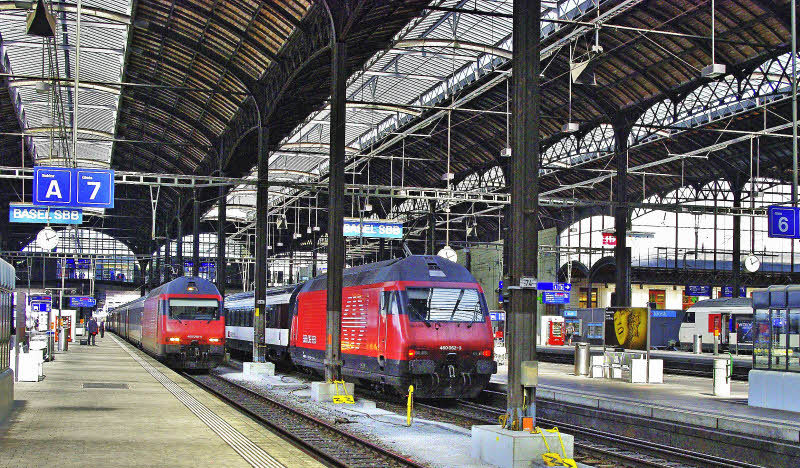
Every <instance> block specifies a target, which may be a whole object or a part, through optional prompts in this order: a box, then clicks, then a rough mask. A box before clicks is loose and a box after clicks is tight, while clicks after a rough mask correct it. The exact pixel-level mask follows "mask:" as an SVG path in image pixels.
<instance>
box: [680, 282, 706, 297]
mask: <svg viewBox="0 0 800 468" xmlns="http://www.w3.org/2000/svg"><path fill="white" fill-rule="evenodd" d="M686 295H687V296H695V297H696V296H707V297H711V286H706V285H690V286H686Z"/></svg>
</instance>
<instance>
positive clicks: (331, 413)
mask: <svg viewBox="0 0 800 468" xmlns="http://www.w3.org/2000/svg"><path fill="white" fill-rule="evenodd" d="M214 374H216V375H218V376H219V377H221V378H223V379H225V380H228V381H229V382H232V383H235V384H237V385H240V386H242V387H244V388H247V389H249V390H252V391H255V392H256V393H259V394H262V395H265V396H269V397H270V398H274V399H276V400H279V401H281V402H283V403H286V404H290V405H291V406H293V407H296V408H298V409H300V410H302V411H304V412H307V413H309V414H312V415H314V416H316V417H318V418H321V419H324V420H326V421H329V422H338V423H339V424H341V425H345V426H346V430H348V431H350V432H352V433H354V434H358V435H361V436H364V437H365V438H368V439H369V440H371V441H372V442H374V443H377V444H378V445H381V446H383V447H385V448H387V449H390V450H393V451H395V452H398V453H401V454H404V455H406V456H408V457H410V458H412V459H414V460H416V461H418V462H421V463H424V464H426V465H429V466H431V467H432V468H451V467H455V466H458V467H464V468H478V467H491V466H493V465H487V464H485V463H481V462H480V461H479V460H476V459H473V458H471V457H470V447H471V440H470V431H469V430H467V429H464V428H462V427H458V426H456V425H453V424H449V423H443V422H438V421H430V420H423V419H414V423H413V424H412V426H411V427H407V426H406V425H405V422H406V419H405V414H402V415H400V414H397V413H396V412H393V411H388V410H386V409H384V408H383V407H384V406H385V405H383V404H381V403H380V402H378V404H377V407H375V406H374V405H370V404H369V403H367V404H364V403H363V402H364V400H359V401H358V402H357V403H356V405H334V404H333V403H319V402H315V401H311V400H310V388H309V387H310V383H308V382H305V381H303V380H301V379H299V378H298V377H295V376H281V375H276V376H274V377H252V376H246V375H244V374H242V372H241V371H240V370H238V369H234V368H231V367H219V368H217V369H216V370H214ZM389 406H393V407H397V405H389Z"/></svg>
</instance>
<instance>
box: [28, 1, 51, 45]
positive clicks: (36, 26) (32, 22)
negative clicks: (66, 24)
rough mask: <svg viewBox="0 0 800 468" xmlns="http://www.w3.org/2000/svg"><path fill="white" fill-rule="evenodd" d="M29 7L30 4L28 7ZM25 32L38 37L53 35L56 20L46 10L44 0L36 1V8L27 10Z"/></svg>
mask: <svg viewBox="0 0 800 468" xmlns="http://www.w3.org/2000/svg"><path fill="white" fill-rule="evenodd" d="M28 8H30V6H29V7H28ZM25 33H26V34H30V35H31V36H40V37H55V35H56V20H55V18H53V15H51V14H50V12H49V11H48V10H47V7H46V6H45V4H44V0H38V1H37V2H36V8H35V9H33V10H31V11H30V12H28V21H27V27H26V29H25Z"/></svg>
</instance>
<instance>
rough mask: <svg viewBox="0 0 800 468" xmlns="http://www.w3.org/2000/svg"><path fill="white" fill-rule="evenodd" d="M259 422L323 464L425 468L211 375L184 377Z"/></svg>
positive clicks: (351, 466)
mask: <svg viewBox="0 0 800 468" xmlns="http://www.w3.org/2000/svg"><path fill="white" fill-rule="evenodd" d="M183 376H184V377H186V378H187V379H189V380H191V381H193V382H195V383H196V384H197V385H199V386H200V387H202V388H204V389H205V390H207V391H209V392H210V393H212V394H214V395H216V396H217V397H218V398H220V399H222V400H223V401H225V402H227V403H228V404H230V405H232V406H234V407H235V408H237V409H239V410H240V411H242V412H244V413H245V414H247V415H249V416H250V417H252V418H254V419H255V420H256V421H258V422H260V423H261V424H263V425H265V426H267V427H268V428H270V429H271V430H273V431H276V432H278V433H279V434H281V435H283V436H284V437H286V438H287V439H289V440H291V441H292V442H294V443H296V444H297V445H298V446H300V447H301V448H303V449H304V450H306V451H307V452H309V453H311V454H313V455H315V456H316V457H317V458H318V459H320V460H321V461H323V462H324V463H326V464H328V465H330V466H334V467H343V468H344V467H347V468H378V467H387V468H423V467H424V466H425V465H421V464H419V463H416V462H414V461H413V460H410V459H408V458H406V457H404V456H402V455H400V454H397V453H394V452H392V451H390V450H386V449H384V448H383V447H380V446H378V445H375V444H373V443H372V442H369V441H367V440H364V439H363V438H361V437H358V436H355V435H353V434H350V433H348V432H345V431H343V430H341V429H339V428H337V427H336V426H334V425H333V424H330V423H328V422H326V421H323V420H320V419H318V418H316V417H314V416H310V415H307V414H304V413H302V412H300V411H298V410H296V409H294V408H291V407H289V406H287V405H284V404H283V403H280V402H278V401H275V400H272V399H270V398H268V397H265V396H263V395H260V394H258V393H255V392H253V391H251V390H248V389H246V388H242V387H240V386H238V385H236V384H233V383H230V382H228V381H226V380H223V379H221V378H219V377H216V376H214V375H212V374H208V375H192V374H186V373H184V374H183Z"/></svg>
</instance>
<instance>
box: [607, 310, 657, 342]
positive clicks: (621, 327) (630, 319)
mask: <svg viewBox="0 0 800 468" xmlns="http://www.w3.org/2000/svg"><path fill="white" fill-rule="evenodd" d="M649 315H650V314H649V312H648V309H647V307H622V308H609V309H606V314H605V346H612V347H621V348H625V349H636V350H640V351H647V330H648V327H649V323H648V322H649Z"/></svg>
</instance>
